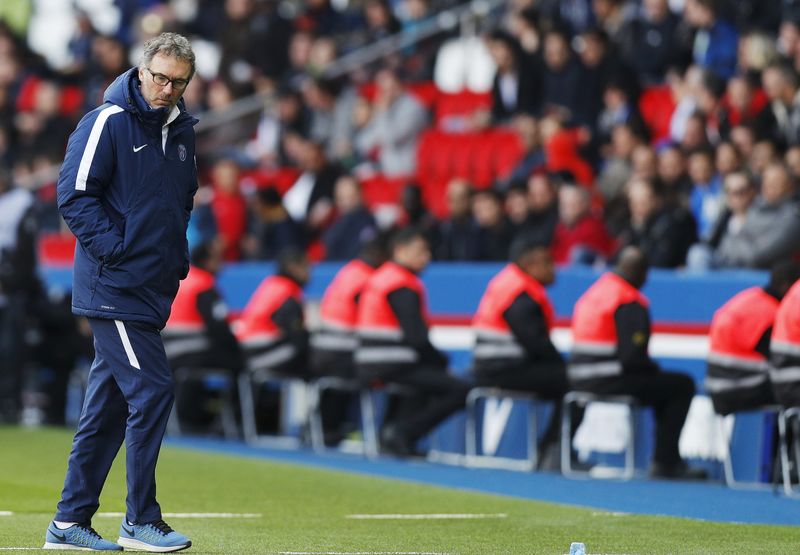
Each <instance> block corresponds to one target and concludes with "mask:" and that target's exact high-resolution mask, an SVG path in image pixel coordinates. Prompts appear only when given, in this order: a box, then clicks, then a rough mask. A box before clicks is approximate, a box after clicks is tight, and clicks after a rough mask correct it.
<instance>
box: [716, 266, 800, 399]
mask: <svg viewBox="0 0 800 555" xmlns="http://www.w3.org/2000/svg"><path fill="white" fill-rule="evenodd" d="M798 278H800V265H798V264H797V263H796V262H790V261H787V262H782V263H780V264H778V265H776V266H775V268H773V270H772V274H771V275H770V280H769V283H768V284H767V285H766V286H764V287H751V288H749V289H745V290H744V291H742V292H740V293H737V294H736V295H735V296H734V297H733V298H731V299H730V300H729V301H728V302H726V303H725V304H724V305H722V307H720V309H719V310H717V311H716V312H715V313H714V318H713V319H712V320H711V329H710V331H709V336H710V339H711V348H710V352H709V354H708V373H707V375H706V380H705V389H706V392H707V393H708V394H709V395H710V397H711V400H712V402H713V403H714V410H716V411H717V412H718V413H719V414H730V413H732V412H737V411H746V410H752V409H755V408H758V407H760V406H763V405H769V404H773V403H775V402H776V401H775V395H774V394H773V391H772V384H771V383H770V379H769V369H770V365H769V356H770V339H771V336H772V328H773V325H774V323H775V316H776V314H777V312H778V305H779V304H780V302H781V299H783V297H784V295H786V292H787V291H788V290H789V288H791V287H792V285H793V284H794V282H795V281H797V279H798Z"/></svg>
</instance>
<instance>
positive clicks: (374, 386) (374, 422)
mask: <svg viewBox="0 0 800 555" xmlns="http://www.w3.org/2000/svg"><path fill="white" fill-rule="evenodd" d="M415 394H416V390H414V389H413V388H410V387H406V386H402V385H397V384H386V383H383V382H381V381H377V380H376V381H373V382H372V383H371V384H370V385H369V386H368V387H365V388H362V389H361V394H360V404H361V421H362V426H363V428H362V429H363V433H364V453H365V455H366V456H367V458H368V459H377V458H378V457H379V456H380V454H381V448H380V445H381V442H380V420H381V419H382V418H381V417H379V411H378V397H379V396H381V395H383V396H384V397H386V396H392V395H406V396H413V395H415Z"/></svg>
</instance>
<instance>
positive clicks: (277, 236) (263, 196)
mask: <svg viewBox="0 0 800 555" xmlns="http://www.w3.org/2000/svg"><path fill="white" fill-rule="evenodd" d="M251 213H252V217H251V218H250V229H249V236H248V240H247V241H246V243H245V245H246V251H247V254H248V257H249V258H252V259H255V260H276V259H277V258H278V254H280V253H281V252H282V251H284V250H286V249H289V248H293V249H295V250H300V249H302V248H304V247H305V243H306V241H305V231H304V230H303V226H302V225H301V224H299V223H297V222H295V221H294V220H293V219H292V218H291V217H290V216H289V213H288V212H287V211H286V208H284V206H283V201H282V199H281V195H280V193H279V192H278V191H277V189H275V188H274V187H267V188H265V189H260V190H258V191H257V192H256V194H255V197H254V198H253V202H252V209H251Z"/></svg>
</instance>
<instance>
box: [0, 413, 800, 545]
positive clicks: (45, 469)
mask: <svg viewBox="0 0 800 555" xmlns="http://www.w3.org/2000/svg"><path fill="white" fill-rule="evenodd" d="M70 441H71V434H70V433H69V432H68V431H63V430H25V429H18V428H10V427H0V511H5V512H6V513H5V515H4V516H0V555H1V554H2V553H3V552H6V551H8V552H9V553H13V552H17V551H11V550H9V548H28V549H29V550H26V551H21V552H24V553H36V552H37V551H36V550H35V549H33V550H31V549H30V548H38V547H40V546H41V545H42V544H43V542H44V531H45V528H46V527H47V524H48V522H49V520H50V519H51V518H52V514H53V511H54V507H55V503H56V502H57V500H58V496H59V492H60V491H61V486H62V480H63V477H64V470H65V467H66V460H67V454H68V452H69V446H70ZM123 463H124V457H122V456H120V457H118V458H117V462H116V464H115V466H114V468H113V469H112V471H111V474H110V476H109V479H108V482H107V483H106V488H105V491H104V493H103V497H102V500H101V507H100V511H101V512H122V511H124V510H125V478H124V464H123ZM158 498H159V501H160V503H161V506H162V510H164V511H165V512H182V513H184V512H185V513H252V514H256V515H260V516H256V517H254V518H230V519H217V518H180V519H178V518H173V519H170V518H167V519H166V520H167V521H168V522H169V523H170V524H172V525H173V527H175V528H176V529H177V530H179V531H181V532H183V533H185V534H187V535H188V536H189V537H191V538H192V540H193V542H194V547H192V548H191V550H190V551H188V552H187V553H191V552H194V553H231V554H232V553H245V554H246V553H254V554H255V553H258V554H280V553H285V552H303V553H306V552H310V553H331V552H334V553H364V554H367V553H399V552H403V553H409V552H414V553H437V554H438V553H441V554H463V555H466V554H539V553H542V554H550V553H552V554H560V553H566V552H568V551H569V545H570V542H571V541H582V542H584V543H585V544H586V546H587V552H588V553H607V554H622V553H627V554H634V553H642V554H645V553H646V554H656V553H665V554H667V553H674V554H693V553H697V554H711V553H744V554H755V553H769V554H778V553H781V554H782V553H797V552H798V550H800V528H793V527H781V526H754V525H735V524H717V523H710V522H700V521H692V520H684V519H678V518H666V517H650V516H636V515H616V514H610V513H607V512H602V511H596V510H591V509H580V508H575V507H569V506H563V505H555V504H549V503H539V502H533V501H526V500H519V499H513V498H508V497H501V496H493V495H484V494H477V493H471V492H462V491H456V490H450V489H445V488H437V487H432V486H427V485H417V484H411V483H405V482H401V481H394V480H387V479H378V478H371V477H366V476H360V475H355V474H352V475H351V474H347V473H342V472H334V471H325V470H318V469H311V468H305V467H299V466H293V465H288V464H278V463H271V462H268V461H262V460H256V459H245V458H237V457H230V456H223V455H218V454H206V453H199V452H195V451H187V450H182V449H177V448H170V447H165V448H164V449H163V450H162V454H161V459H160V462H159V468H158ZM798 511H800V507H798ZM9 512H10V513H11V514H8V513H9ZM387 513H389V514H395V513H396V514H407V513H414V514H419V513H426V514H428V513H480V514H500V513H504V514H506V515H507V516H506V517H505V518H497V519H484V520H354V519H350V518H347V516H348V515H353V514H387ZM2 514H3V513H0V515H2ZM93 524H94V526H95V528H96V529H97V530H98V531H99V532H100V533H101V534H103V536H104V537H106V538H108V539H111V540H115V539H116V538H117V530H118V529H119V524H120V518H119V517H99V516H98V517H96V518H95V520H94V522H93Z"/></svg>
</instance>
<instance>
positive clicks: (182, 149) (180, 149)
mask: <svg viewBox="0 0 800 555" xmlns="http://www.w3.org/2000/svg"><path fill="white" fill-rule="evenodd" d="M178 158H180V159H181V162H185V161H186V147H185V146H183V144H179V145H178Z"/></svg>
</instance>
